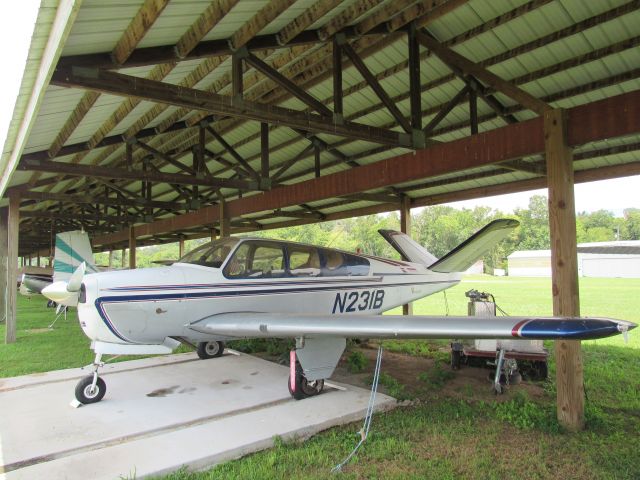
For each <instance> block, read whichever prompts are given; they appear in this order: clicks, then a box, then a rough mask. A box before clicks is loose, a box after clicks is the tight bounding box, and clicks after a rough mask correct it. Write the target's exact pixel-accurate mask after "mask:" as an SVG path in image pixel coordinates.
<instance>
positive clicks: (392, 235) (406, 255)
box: [378, 230, 438, 266]
mask: <svg viewBox="0 0 640 480" xmlns="http://www.w3.org/2000/svg"><path fill="white" fill-rule="evenodd" d="M378 233H379V234H380V235H382V236H383V237H384V239H385V240H386V241H387V242H389V243H390V244H391V246H392V247H393V248H395V249H396V251H397V252H398V253H399V254H400V256H401V257H402V259H403V260H406V261H407V262H414V263H421V264H423V265H425V266H429V265H431V264H432V263H433V262H435V261H437V260H438V258H437V257H435V256H433V255H431V253H429V251H428V250H427V249H426V248H424V247H423V246H422V245H420V244H419V243H418V242H416V241H415V240H414V239H413V238H411V237H410V236H409V235H407V234H405V233H402V232H397V231H395V230H378Z"/></svg>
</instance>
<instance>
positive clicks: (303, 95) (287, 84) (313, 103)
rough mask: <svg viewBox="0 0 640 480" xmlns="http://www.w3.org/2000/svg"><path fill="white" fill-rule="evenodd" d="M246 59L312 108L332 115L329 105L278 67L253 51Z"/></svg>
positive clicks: (322, 113)
mask: <svg viewBox="0 0 640 480" xmlns="http://www.w3.org/2000/svg"><path fill="white" fill-rule="evenodd" d="M244 60H245V61H246V62H247V63H248V64H249V65H251V66H252V67H253V68H255V69H256V70H258V71H259V72H260V73H262V74H263V75H265V76H267V77H268V78H270V79H271V80H272V81H274V82H275V83H277V84H278V85H279V86H280V87H282V88H284V89H285V90H286V91H287V92H289V93H290V94H291V95H293V96H294V97H296V98H297V99H299V100H301V101H302V102H304V103H306V104H307V106H309V107H310V108H311V109H312V110H315V111H316V112H318V113H319V114H321V115H325V116H329V117H330V116H332V115H333V112H332V111H331V109H329V108H328V107H327V106H325V105H324V104H323V103H322V102H320V101H319V100H317V99H316V98H314V97H313V96H312V95H311V94H309V93H307V92H306V91H305V90H303V89H302V88H300V87H299V86H297V85H296V84H295V83H293V82H292V81H291V80H289V79H288V78H287V77H285V76H284V75H282V74H281V73H280V72H279V71H277V70H276V69H274V68H272V67H270V66H269V65H267V64H266V63H265V62H264V61H262V60H260V59H259V58H258V57H256V56H255V55H253V54H251V53H247V55H246V57H245V58H244Z"/></svg>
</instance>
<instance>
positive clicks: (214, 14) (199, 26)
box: [174, 0, 238, 59]
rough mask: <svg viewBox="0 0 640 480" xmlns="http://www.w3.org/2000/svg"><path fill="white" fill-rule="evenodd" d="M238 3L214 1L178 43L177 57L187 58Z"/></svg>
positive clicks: (236, 0) (231, 0)
mask: <svg viewBox="0 0 640 480" xmlns="http://www.w3.org/2000/svg"><path fill="white" fill-rule="evenodd" d="M237 3H238V0H216V1H212V2H211V3H210V4H209V6H208V7H207V8H206V9H205V11H204V12H202V14H201V15H200V16H199V17H198V19H197V20H196V21H195V22H193V24H192V25H191V27H190V28H189V29H188V30H187V31H186V32H185V33H184V34H183V35H182V36H181V37H180V40H178V42H177V43H176V46H175V47H174V48H175V52H176V56H177V57H178V58H180V59H183V58H185V57H186V56H187V55H188V54H189V52H191V51H192V50H193V49H194V48H195V47H196V45H198V43H200V40H202V39H203V38H204V37H205V36H206V35H207V34H208V33H209V32H210V31H211V30H212V29H213V27H215V26H216V25H217V24H218V23H219V22H220V20H222V19H223V18H224V17H225V15H226V14H227V13H229V11H230V10H231V9H232V8H233V7H235V6H236V4H237Z"/></svg>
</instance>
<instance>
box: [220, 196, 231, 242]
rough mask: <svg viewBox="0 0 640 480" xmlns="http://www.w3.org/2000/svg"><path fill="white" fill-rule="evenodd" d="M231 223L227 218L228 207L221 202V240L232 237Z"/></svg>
mask: <svg viewBox="0 0 640 480" xmlns="http://www.w3.org/2000/svg"><path fill="white" fill-rule="evenodd" d="M230 229H231V223H230V221H229V217H227V205H226V202H225V201H224V200H221V201H220V238H226V237H228V236H230V235H231V232H230Z"/></svg>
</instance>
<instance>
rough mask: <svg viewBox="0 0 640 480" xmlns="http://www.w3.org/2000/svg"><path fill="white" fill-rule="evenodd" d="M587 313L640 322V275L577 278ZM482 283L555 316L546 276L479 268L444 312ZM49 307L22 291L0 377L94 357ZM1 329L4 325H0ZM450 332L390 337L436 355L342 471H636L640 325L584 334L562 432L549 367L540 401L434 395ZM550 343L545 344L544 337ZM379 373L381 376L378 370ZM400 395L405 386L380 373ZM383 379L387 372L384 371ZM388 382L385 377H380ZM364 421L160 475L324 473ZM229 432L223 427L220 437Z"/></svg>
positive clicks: (181, 478) (356, 474)
mask: <svg viewBox="0 0 640 480" xmlns="http://www.w3.org/2000/svg"><path fill="white" fill-rule="evenodd" d="M580 287H581V288H580V295H581V305H582V314H583V315H599V316H610V317H614V318H623V319H626V320H631V321H634V322H637V323H640V280H627V279H581V285H580ZM471 288H476V289H478V290H483V291H488V292H490V293H493V294H494V295H495V297H496V300H497V302H498V305H500V306H501V307H502V308H503V309H505V310H506V311H507V312H508V313H509V314H512V315H524V314H533V315H549V314H551V285H550V281H549V280H548V279H525V278H492V277H484V276H474V277H470V278H467V279H465V281H464V282H463V283H461V284H460V285H458V286H457V287H454V288H452V289H450V290H449V291H448V292H447V299H448V305H449V313H450V314H452V315H454V314H459V315H464V314H466V309H467V307H466V303H467V299H466V298H465V297H464V292H465V291H466V290H469V289H471ZM414 311H415V313H416V314H444V313H445V312H446V310H445V302H444V295H443V294H442V293H441V294H436V295H435V296H432V297H429V298H427V299H424V300H422V301H419V302H416V304H415V306H414ZM53 315H54V312H53V311H52V310H51V309H46V308H45V307H44V302H43V301H42V300H41V299H39V298H34V299H33V300H31V301H30V302H29V301H27V300H26V299H25V298H22V297H21V298H20V299H19V316H18V342H17V343H15V344H12V345H0V375H1V376H13V375H20V374H25V373H32V372H41V371H46V370H53V369H59V368H69V367H77V366H82V365H85V364H88V363H90V362H91V360H92V354H91V352H90V350H89V348H88V347H89V340H88V339H87V338H86V337H85V336H84V335H83V334H82V332H81V330H80V328H79V326H78V323H77V320H76V318H75V313H70V317H69V319H68V320H67V321H64V320H60V321H59V322H58V323H57V324H56V327H55V328H54V330H52V331H46V330H43V329H46V327H47V326H48V325H49V324H50V323H51V321H52V319H53ZM0 334H2V335H3V336H4V326H0ZM447 345H448V342H447V341H446V340H444V341H439V342H424V341H402V342H400V341H393V342H392V341H387V342H385V348H387V349H388V350H396V351H399V352H403V353H407V354H411V355H423V356H427V357H430V358H434V359H435V360H436V364H437V367H434V369H433V371H431V370H430V371H427V372H422V373H421V374H420V376H419V378H417V379H416V382H417V383H418V384H420V385H424V388H423V389H419V391H418V393H417V395H418V400H419V402H417V404H416V405H414V406H411V407H407V408H400V409H397V410H395V411H393V412H388V413H385V414H379V415H377V416H376V417H375V418H374V421H373V426H372V430H371V436H370V438H369V440H368V441H367V442H366V444H365V445H364V447H363V448H362V449H361V450H360V452H359V453H358V456H357V457H356V459H354V460H353V461H352V462H351V463H350V464H349V465H348V466H347V467H346V468H345V470H344V473H343V475H342V478H347V479H360V478H416V479H418V478H434V479H435V478H437V479H448V478H451V479H453V478H456V479H457V478H483V479H485V478H486V479H502V478H518V477H520V478H523V479H530V478H531V479H552V478H553V479H555V478H565V479H584V478H586V479H590V478H596V479H638V478H640V465H639V463H638V458H637V457H638V452H639V451H640V447H638V445H640V332H637V331H634V332H631V334H630V336H629V343H628V344H627V345H625V344H624V341H623V339H622V337H621V336H617V337H613V338H608V339H603V340H597V341H589V342H583V357H584V378H585V389H586V393H587V404H586V418H587V429H586V430H585V431H583V432H579V433H576V434H569V433H565V432H562V431H561V430H560V429H559V428H558V426H557V423H556V422H555V384H554V381H553V375H554V371H555V364H554V362H553V358H552V359H551V365H550V367H551V374H550V381H549V382H548V383H547V384H546V387H545V390H544V392H543V395H542V398H537V397H536V398H530V397H529V396H528V395H527V394H526V392H525V391H524V390H521V389H518V387H514V388H512V389H511V390H510V391H509V392H508V393H507V394H506V395H505V396H503V397H502V398H501V399H500V400H501V401H500V402H494V401H486V400H481V399H479V396H478V395H477V392H474V391H473V390H472V389H467V390H466V391H465V392H463V393H465V394H464V395H462V398H449V397H447V396H444V395H437V392H438V389H440V388H443V385H446V384H447V382H448V381H449V380H450V372H448V371H447V368H448V367H447V365H446V363H445V362H446V358H445V357H446V348H447ZM548 347H550V349H551V351H552V349H553V348H552V347H553V345H552V344H549V345H548ZM383 373H386V372H384V371H383ZM383 378H384V382H386V384H388V385H391V386H392V387H393V388H395V389H397V391H399V392H402V391H403V385H402V383H400V382H399V381H398V380H397V379H394V378H393V377H392V376H390V375H388V374H386V376H385V377H383ZM381 381H382V378H381ZM384 382H383V383H384ZM359 429H360V423H357V424H351V425H346V426H343V427H339V428H333V429H331V430H328V431H327V432H324V433H322V434H319V435H317V436H315V437H313V438H312V439H310V440H307V441H305V442H304V443H298V442H283V441H281V440H279V441H277V442H276V446H275V447H274V448H272V449H269V450H266V451H263V452H259V453H256V454H253V455H249V456H247V457H245V458H243V459H239V460H235V461H232V462H228V463H225V464H222V465H219V466H217V467H214V468H212V469H210V470H208V471H206V472H198V473H190V472H187V471H184V470H183V471H181V472H177V473H175V474H172V475H169V476H168V477H165V478H166V479H167V480H195V479H198V480H200V479H244V478H246V479H249V478H251V479H253V478H265V479H280V478H326V477H328V476H329V471H330V469H331V468H332V467H333V466H334V465H335V464H337V463H339V462H340V461H341V460H342V459H343V458H344V457H345V456H346V455H347V454H348V453H349V451H350V450H351V449H352V448H353V446H354V445H355V443H356V442H357V440H358V436H357V431H358V430H359ZM221 434H224V433H221Z"/></svg>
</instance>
